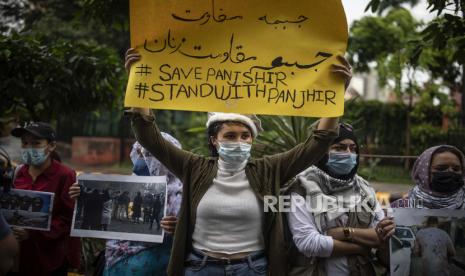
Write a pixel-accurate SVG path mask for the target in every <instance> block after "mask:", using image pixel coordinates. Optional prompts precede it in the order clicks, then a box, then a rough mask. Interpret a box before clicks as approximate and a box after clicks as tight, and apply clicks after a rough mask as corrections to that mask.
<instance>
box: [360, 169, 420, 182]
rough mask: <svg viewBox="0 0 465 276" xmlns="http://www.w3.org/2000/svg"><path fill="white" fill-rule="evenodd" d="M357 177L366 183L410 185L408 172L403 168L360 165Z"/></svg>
mask: <svg viewBox="0 0 465 276" xmlns="http://www.w3.org/2000/svg"><path fill="white" fill-rule="evenodd" d="M358 172H359V175H360V176H362V177H363V178H365V179H366V180H368V181H375V182H382V183H395V184H406V185H411V184H412V179H411V177H410V172H409V171H406V170H404V168H403V167H397V166H382V165H373V166H370V164H368V165H361V166H360V168H359V170H358Z"/></svg>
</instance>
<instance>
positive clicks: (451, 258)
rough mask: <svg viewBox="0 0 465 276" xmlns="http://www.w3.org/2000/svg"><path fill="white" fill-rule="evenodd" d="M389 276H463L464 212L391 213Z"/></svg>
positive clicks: (464, 269) (425, 210) (416, 210)
mask: <svg viewBox="0 0 465 276" xmlns="http://www.w3.org/2000/svg"><path fill="white" fill-rule="evenodd" d="M393 216H394V220H395V222H396V225H397V227H396V230H395V234H394V235H393V236H392V238H391V240H390V254H391V256H390V257H391V268H390V269H391V275H392V276H407V275H409V276H417V275H418V276H420V275H421V276H423V275H435V276H437V275H451V276H455V275H457V276H458V275H465V210H450V209H416V208H402V209H393Z"/></svg>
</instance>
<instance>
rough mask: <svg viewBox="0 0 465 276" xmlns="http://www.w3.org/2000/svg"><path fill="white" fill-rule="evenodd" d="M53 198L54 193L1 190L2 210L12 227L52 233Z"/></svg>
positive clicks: (0, 207)
mask: <svg viewBox="0 0 465 276" xmlns="http://www.w3.org/2000/svg"><path fill="white" fill-rule="evenodd" d="M53 197H54V194H53V193H47V192H38V191H30V190H18V189H12V190H10V191H9V192H8V193H5V192H3V191H2V190H0V210H1V212H2V214H3V216H4V217H5V219H6V221H7V222H8V224H10V225H11V226H18V227H21V228H24V229H34V230H42V231H50V223H51V220H52V208H53Z"/></svg>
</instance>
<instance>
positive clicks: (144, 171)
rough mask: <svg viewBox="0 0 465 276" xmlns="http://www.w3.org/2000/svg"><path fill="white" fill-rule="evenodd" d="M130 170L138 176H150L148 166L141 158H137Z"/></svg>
mask: <svg viewBox="0 0 465 276" xmlns="http://www.w3.org/2000/svg"><path fill="white" fill-rule="evenodd" d="M132 172H133V173H134V174H135V175H138V176H150V171H149V167H148V166H147V163H145V160H144V159H142V158H137V160H136V163H135V164H134V167H133V168H132Z"/></svg>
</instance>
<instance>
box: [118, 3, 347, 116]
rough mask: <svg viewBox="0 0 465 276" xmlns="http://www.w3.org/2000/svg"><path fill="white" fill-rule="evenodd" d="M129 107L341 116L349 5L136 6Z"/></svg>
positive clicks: (228, 4)
mask: <svg viewBox="0 0 465 276" xmlns="http://www.w3.org/2000/svg"><path fill="white" fill-rule="evenodd" d="M130 10H131V45H132V47H135V48H137V50H138V51H139V53H140V54H141V56H142V58H141V60H140V61H139V62H137V63H135V64H133V66H132V69H131V72H130V76H129V81H128V86H127V90H126V98H125V106H127V107H146V108H155V109H173V110H190V111H217V112H238V113H256V114H269V115H292V116H309V117H322V116H324V117H333V116H340V115H342V114H343V111H344V83H343V80H342V78H338V77H337V76H335V75H334V74H331V72H330V67H331V64H333V63H337V60H336V56H337V55H343V54H344V53H345V50H346V45H347V39H348V35H347V22H346V17H345V13H344V9H343V7H342V3H341V1H340V0H312V1H308V0H287V1H282V0H170V1H166V0H150V1H143V0H131V2H130Z"/></svg>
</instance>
